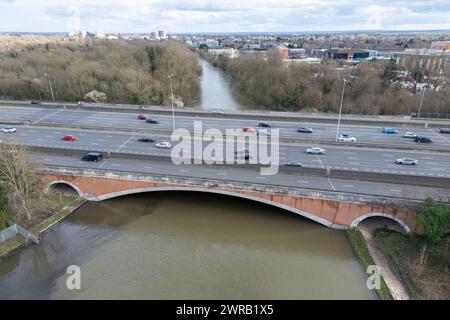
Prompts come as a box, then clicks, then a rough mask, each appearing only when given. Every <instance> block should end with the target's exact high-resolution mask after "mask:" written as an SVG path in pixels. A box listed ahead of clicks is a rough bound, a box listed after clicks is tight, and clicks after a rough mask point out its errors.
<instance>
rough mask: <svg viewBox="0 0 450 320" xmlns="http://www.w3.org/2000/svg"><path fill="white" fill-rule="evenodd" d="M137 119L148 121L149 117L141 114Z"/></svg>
mask: <svg viewBox="0 0 450 320" xmlns="http://www.w3.org/2000/svg"><path fill="white" fill-rule="evenodd" d="M136 118H137V119H138V120H147V118H148V117H147V116H146V115H145V114H139V115H138V116H137V117H136Z"/></svg>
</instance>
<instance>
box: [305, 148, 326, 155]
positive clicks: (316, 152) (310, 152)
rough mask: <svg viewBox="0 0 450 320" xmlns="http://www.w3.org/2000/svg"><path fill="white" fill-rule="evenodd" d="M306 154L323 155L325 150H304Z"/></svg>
mask: <svg viewBox="0 0 450 320" xmlns="http://www.w3.org/2000/svg"><path fill="white" fill-rule="evenodd" d="M306 153H308V154H325V149H323V148H320V147H311V148H308V149H306Z"/></svg>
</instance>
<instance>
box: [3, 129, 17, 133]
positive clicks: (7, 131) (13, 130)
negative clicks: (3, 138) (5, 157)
mask: <svg viewBox="0 0 450 320" xmlns="http://www.w3.org/2000/svg"><path fill="white" fill-rule="evenodd" d="M0 131H1V132H3V133H14V132H16V128H1V129H0Z"/></svg>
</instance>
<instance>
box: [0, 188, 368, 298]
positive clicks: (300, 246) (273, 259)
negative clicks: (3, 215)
mask: <svg viewBox="0 0 450 320" xmlns="http://www.w3.org/2000/svg"><path fill="white" fill-rule="evenodd" d="M69 265H78V266H79V267H80V270H81V289H80V290H69V289H67V287H66V280H67V277H68V276H69V275H68V274H66V269H67V267H68V266H69ZM365 282H366V275H365V273H364V272H363V270H362V268H361V266H360V265H359V263H358V262H357V260H356V259H355V257H354V254H353V252H352V249H351V247H350V244H349V242H348V240H347V238H346V235H345V233H344V232H342V231H336V230H331V229H329V228H326V227H324V226H322V225H319V224H317V223H314V222H312V221H309V220H306V219H305V218H302V217H300V216H297V215H295V214H292V213H289V212H287V211H284V210H282V209H279V208H275V207H271V206H268V205H264V204H259V203H254V202H251V201H249V200H245V199H238V198H230V197H226V196H220V195H212V194H203V193H187V192H165V193H163V192H161V193H156V192H155V193H145V194H139V195H132V196H124V197H120V198H116V199H111V200H107V201H104V202H98V203H87V204H85V205H84V206H82V207H81V208H80V209H78V210H77V211H75V212H74V213H73V214H72V215H70V216H69V217H68V218H66V219H65V220H63V221H62V222H60V223H59V224H57V225H55V226H53V227H52V228H51V229H49V230H47V231H46V232H45V233H44V234H43V235H42V243H41V244H40V245H31V246H29V247H27V248H26V249H23V250H21V251H18V252H16V253H14V254H12V255H10V256H9V257H7V258H6V259H4V260H3V261H2V262H1V263H0V299H13V298H18V299H30V298H32V299H99V298H105V299H120V298H133V299H168V298H172V299H229V298H230V299H231V298H234V299H375V298H376V296H375V294H374V292H372V291H370V290H368V289H367V288H366V286H365Z"/></svg>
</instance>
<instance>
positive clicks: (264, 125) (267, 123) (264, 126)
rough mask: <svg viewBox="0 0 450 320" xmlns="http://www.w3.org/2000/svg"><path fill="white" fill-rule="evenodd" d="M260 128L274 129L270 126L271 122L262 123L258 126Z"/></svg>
mask: <svg viewBox="0 0 450 320" xmlns="http://www.w3.org/2000/svg"><path fill="white" fill-rule="evenodd" d="M258 127H260V128H272V125H271V124H270V122H260V123H259V124H258Z"/></svg>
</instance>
